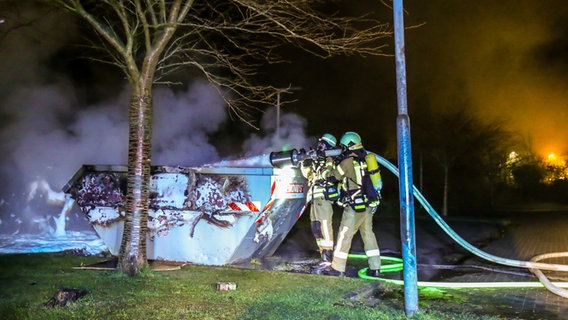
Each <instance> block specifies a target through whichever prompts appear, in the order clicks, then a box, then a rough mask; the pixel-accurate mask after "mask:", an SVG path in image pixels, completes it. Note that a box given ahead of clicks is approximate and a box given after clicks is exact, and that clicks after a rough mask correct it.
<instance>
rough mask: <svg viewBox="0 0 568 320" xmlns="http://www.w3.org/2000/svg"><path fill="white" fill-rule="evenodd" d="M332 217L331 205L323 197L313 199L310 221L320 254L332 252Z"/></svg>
mask: <svg viewBox="0 0 568 320" xmlns="http://www.w3.org/2000/svg"><path fill="white" fill-rule="evenodd" d="M332 217H333V203H332V202H331V201H329V200H325V199H324V198H323V197H320V198H314V199H313V201H312V205H311V210H310V220H311V222H312V232H313V234H314V237H315V238H316V243H317V245H318V248H319V251H320V253H321V252H322V251H323V250H333V227H332Z"/></svg>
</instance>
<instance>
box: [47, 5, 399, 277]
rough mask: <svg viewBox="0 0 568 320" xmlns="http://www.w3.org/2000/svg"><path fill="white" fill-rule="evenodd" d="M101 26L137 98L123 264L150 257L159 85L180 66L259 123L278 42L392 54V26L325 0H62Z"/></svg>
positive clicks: (271, 91)
mask: <svg viewBox="0 0 568 320" xmlns="http://www.w3.org/2000/svg"><path fill="white" fill-rule="evenodd" d="M52 2H55V3H57V4H58V5H60V6H62V7H63V8H65V9H66V10H69V11H71V12H74V13H76V14H77V15H78V16H79V17H80V18H82V20H84V21H86V22H87V23H88V25H89V26H90V27H91V28H92V29H93V30H95V31H96V34H97V35H98V36H99V38H98V41H96V42H94V43H93V46H95V47H97V48H99V49H101V50H102V51H104V52H105V53H107V54H108V58H101V59H99V60H101V61H103V62H108V63H112V64H114V65H116V66H118V67H119V68H120V69H121V70H122V71H123V73H124V74H125V75H126V77H127V79H128V81H129V82H130V85H131V86H132V91H131V95H130V108H129V116H130V117H129V128H130V130H129V135H130V136H129V148H128V150H129V152H128V191H127V195H126V208H125V210H126V220H125V229H124V236H123V240H122V246H121V251H120V257H119V269H121V270H123V271H125V272H126V273H127V274H129V275H136V274H138V273H139V270H140V268H142V267H144V266H145V265H146V243H145V241H146V227H147V213H148V194H149V190H148V189H149V177H150V140H151V136H152V107H153V105H152V87H153V85H154V84H156V83H163V81H164V79H165V78H164V75H166V74H168V73H169V72H171V71H174V70H176V69H178V68H183V67H192V68H194V69H195V70H198V71H199V72H200V73H201V74H202V75H203V76H204V77H205V78H207V79H208V81H209V82H210V83H212V84H214V85H215V86H216V87H217V88H218V90H220V92H221V94H222V96H223V97H224V98H225V100H226V102H227V105H228V107H229V110H230V112H231V114H232V115H236V117H238V118H239V119H241V120H243V121H245V122H247V123H249V124H251V122H250V121H249V112H250V110H251V109H250V108H251V107H253V108H254V107H258V106H262V105H263V104H264V103H267V102H272V101H273V98H274V96H275V95H276V94H277V93H278V92H284V91H286V90H285V89H284V90H283V89H277V88H274V87H272V86H269V85H256V84H254V83H252V82H251V78H252V76H253V75H254V74H255V72H256V71H257V70H258V68H259V67H261V66H262V65H264V64H267V63H277V62H281V61H282V59H281V57H279V56H278V55H276V54H275V52H276V51H275V50H276V49H277V48H278V47H280V46H282V45H289V44H291V45H295V46H297V47H299V48H302V49H303V50H305V51H308V52H310V53H312V54H314V55H316V56H319V57H322V58H327V57H331V56H334V55H337V54H359V55H383V52H382V48H383V46H384V44H381V43H380V40H381V39H384V38H387V37H390V35H391V31H390V29H389V26H388V25H387V24H384V23H379V22H378V21H374V20H372V19H368V18H366V17H342V16H340V15H334V14H324V13H323V12H324V11H325V10H326V9H328V8H327V7H326V1H321V0H302V1H298V0H270V1H266V0H209V1H195V0H55V1H52Z"/></svg>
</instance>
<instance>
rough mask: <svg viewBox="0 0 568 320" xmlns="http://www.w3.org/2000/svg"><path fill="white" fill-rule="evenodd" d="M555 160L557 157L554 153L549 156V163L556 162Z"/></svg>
mask: <svg viewBox="0 0 568 320" xmlns="http://www.w3.org/2000/svg"><path fill="white" fill-rule="evenodd" d="M554 159H556V155H555V154H554V153H551V154H549V155H548V161H554Z"/></svg>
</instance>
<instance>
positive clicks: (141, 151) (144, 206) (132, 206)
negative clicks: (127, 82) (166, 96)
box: [118, 85, 152, 276]
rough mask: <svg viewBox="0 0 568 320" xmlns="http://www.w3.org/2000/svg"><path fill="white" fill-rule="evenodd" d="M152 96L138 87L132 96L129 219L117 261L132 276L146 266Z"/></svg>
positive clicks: (129, 150) (126, 218) (127, 194)
mask: <svg viewBox="0 0 568 320" xmlns="http://www.w3.org/2000/svg"><path fill="white" fill-rule="evenodd" d="M149 87H151V85H150V86H149ZM151 94H152V93H151V89H149V88H138V87H137V86H136V85H135V86H134V88H133V92H132V95H131V97H130V108H129V117H130V119H129V142H128V180H127V192H126V208H125V209H126V217H125V221H124V232H123V237H122V243H121V247H120V255H119V261H118V269H119V270H122V271H124V272H125V273H127V274H128V275H130V276H135V275H137V274H138V273H139V272H140V270H141V269H142V268H145V267H146V266H147V260H146V234H147V228H148V205H149V198H148V196H149V186H150V165H151V163H150V162H151V161H150V152H151V137H152V95H151Z"/></svg>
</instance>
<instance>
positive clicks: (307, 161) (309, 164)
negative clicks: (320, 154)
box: [302, 158, 314, 168]
mask: <svg viewBox="0 0 568 320" xmlns="http://www.w3.org/2000/svg"><path fill="white" fill-rule="evenodd" d="M313 166H314V160H313V159H311V158H307V159H304V160H302V167H304V168H307V167H313Z"/></svg>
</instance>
